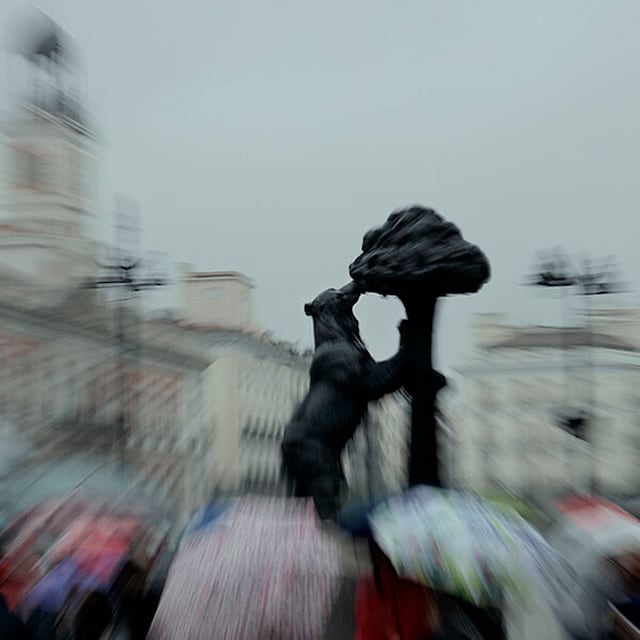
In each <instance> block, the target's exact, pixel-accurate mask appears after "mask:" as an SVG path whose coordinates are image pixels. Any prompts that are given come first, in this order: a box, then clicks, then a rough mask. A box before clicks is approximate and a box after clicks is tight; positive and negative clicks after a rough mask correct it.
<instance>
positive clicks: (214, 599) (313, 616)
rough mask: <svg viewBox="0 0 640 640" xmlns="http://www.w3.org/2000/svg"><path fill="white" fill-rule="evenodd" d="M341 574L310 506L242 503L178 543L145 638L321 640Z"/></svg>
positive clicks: (288, 501) (331, 546)
mask: <svg viewBox="0 0 640 640" xmlns="http://www.w3.org/2000/svg"><path fill="white" fill-rule="evenodd" d="M341 573H342V572H341V562H340V555H339V548H338V545H337V543H335V542H334V541H333V539H332V538H330V537H329V536H328V534H326V533H325V532H323V531H322V530H321V529H320V527H319V524H318V521H317V516H316V513H315V509H314V506H313V503H312V502H310V501H307V500H291V499H257V498H245V499H242V500H240V501H239V502H238V503H237V504H236V505H235V506H234V507H232V508H230V509H229V510H228V511H227V512H225V513H224V514H223V515H221V516H220V518H219V520H218V521H217V524H216V525H215V526H213V527H211V528H208V529H206V530H204V531H203V532H202V533H201V534H199V535H197V534H196V535H194V536H193V537H192V538H190V539H189V540H188V541H187V542H186V543H185V545H184V547H183V548H182V549H181V551H180V553H179V554H178V556H177V557H176V560H175V561H174V564H173V566H172V568H171V570H170V572H169V576H168V579H167V583H166V586H165V590H164V592H163V595H162V599H161V601H160V605H159V607H158V611H157V613H156V617H155V619H154V621H153V624H152V626H151V629H150V632H149V636H148V638H149V640H182V639H183V638H189V639H190V640H211V638H216V640H258V639H262V638H274V639H275V638H277V639H278V640H314V638H320V637H321V636H322V633H323V631H324V627H325V624H326V623H327V620H328V617H329V614H330V611H331V607H332V606H333V603H334V601H335V598H336V597H337V593H338V589H339V587H340V578H341Z"/></svg>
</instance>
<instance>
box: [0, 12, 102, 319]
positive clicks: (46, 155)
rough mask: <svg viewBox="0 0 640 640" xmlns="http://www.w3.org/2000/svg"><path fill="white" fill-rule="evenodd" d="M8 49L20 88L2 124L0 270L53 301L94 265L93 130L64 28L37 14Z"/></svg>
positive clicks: (33, 297) (38, 299) (34, 295)
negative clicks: (3, 178) (14, 48)
mask: <svg viewBox="0 0 640 640" xmlns="http://www.w3.org/2000/svg"><path fill="white" fill-rule="evenodd" d="M41 18H42V19H41V20H39V21H38V22H39V24H37V25H36V24H34V25H33V28H31V29H29V30H28V31H27V33H26V36H25V37H24V38H23V41H22V42H21V43H20V44H21V46H20V48H19V50H17V51H15V52H14V53H16V54H18V55H16V56H14V62H16V65H15V67H16V69H17V70H18V71H19V72H21V73H19V74H18V77H17V79H18V82H19V85H20V95H19V97H18V99H17V100H16V101H15V105H14V106H13V109H12V112H11V113H10V115H9V117H8V118H7V119H6V121H5V122H4V123H3V124H4V127H3V128H4V134H5V139H6V141H7V144H6V148H5V151H6V155H5V157H6V162H5V167H7V169H8V171H6V174H7V175H6V185H5V194H4V198H3V200H4V202H3V205H4V206H3V209H2V211H1V212H0V274H2V273H4V274H5V275H6V276H9V277H12V278H15V279H16V280H17V281H20V282H22V283H23V284H24V286H25V287H26V288H27V289H28V290H29V295H28V296H27V297H28V298H29V301H30V302H31V304H42V305H43V306H47V305H49V304H56V303H58V302H60V301H61V300H62V299H64V298H66V297H67V296H68V295H70V294H71V293H72V292H73V290H74V289H76V288H77V286H78V285H79V283H81V282H82V281H84V280H86V278H87V277H89V276H90V275H91V273H92V271H93V269H92V266H93V260H92V258H93V254H94V250H93V247H94V241H93V240H92V238H91V233H90V229H89V226H90V225H89V221H90V216H91V212H92V210H93V202H92V195H93V194H92V177H93V172H94V162H95V156H94V150H95V146H96V136H95V134H94V133H93V132H92V131H91V128H90V126H89V124H88V122H87V117H86V113H85V109H84V106H83V99H82V95H81V92H80V91H79V90H78V86H79V85H80V83H81V82H82V74H81V72H80V70H79V65H78V63H77V60H76V58H75V56H74V55H73V52H72V48H71V41H70V39H69V38H68V37H67V35H66V34H65V33H64V32H63V31H62V30H61V29H60V28H59V27H58V26H57V25H55V24H54V23H53V22H52V21H51V20H50V19H48V18H46V17H44V16H41Z"/></svg>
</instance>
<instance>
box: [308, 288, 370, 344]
mask: <svg viewBox="0 0 640 640" xmlns="http://www.w3.org/2000/svg"><path fill="white" fill-rule="evenodd" d="M361 293H362V292H361V291H360V290H359V289H358V288H357V287H356V285H355V284H354V283H353V282H351V283H349V284H348V285H346V286H344V287H342V288H341V289H327V290H326V291H323V292H322V293H321V294H320V295H318V296H316V298H315V299H314V300H313V301H312V302H308V303H307V304H305V305H304V312H305V313H306V314H307V315H308V316H311V318H313V333H314V338H315V343H316V349H317V348H318V347H319V346H321V345H322V344H324V343H325V342H329V341H336V340H347V341H349V342H351V343H354V344H355V345H357V346H361V345H362V339H361V338H360V326H359V324H358V320H357V318H356V317H355V316H354V315H353V307H354V305H355V304H356V302H358V300H359V299H360V295H361Z"/></svg>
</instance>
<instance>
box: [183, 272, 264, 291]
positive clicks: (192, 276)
mask: <svg viewBox="0 0 640 640" xmlns="http://www.w3.org/2000/svg"><path fill="white" fill-rule="evenodd" d="M185 279H186V280H240V281H241V282H243V283H244V284H245V285H247V286H248V287H251V288H253V287H254V286H255V285H254V283H253V280H251V278H249V277H247V276H245V275H244V274H243V273H240V272H239V271H191V272H188V273H186V274H185Z"/></svg>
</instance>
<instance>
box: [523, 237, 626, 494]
mask: <svg viewBox="0 0 640 640" xmlns="http://www.w3.org/2000/svg"><path fill="white" fill-rule="evenodd" d="M614 274H615V269H614V261H613V259H609V261H608V263H605V265H604V267H603V268H601V269H598V270H594V268H593V264H592V262H591V259H590V258H589V257H588V256H587V257H586V258H585V260H584V266H583V268H582V269H581V270H572V269H571V267H570V265H569V261H568V259H567V257H566V254H565V253H564V252H563V251H561V250H560V249H555V250H552V251H550V252H547V253H546V255H545V257H541V259H540V260H539V262H538V264H537V266H536V268H535V272H534V275H533V276H531V277H530V278H529V280H528V282H527V284H530V285H534V286H539V287H561V288H562V290H563V293H564V292H566V291H567V290H568V288H570V287H573V288H575V289H576V291H577V292H578V294H579V295H582V296H584V299H585V303H586V304H585V306H586V310H585V324H584V327H585V332H586V335H587V353H588V364H587V367H588V371H589V373H588V376H587V386H586V406H587V416H586V418H585V416H584V415H577V414H573V413H571V414H568V415H563V416H559V425H558V426H560V427H561V428H562V429H564V430H565V431H568V432H569V433H571V435H573V436H575V437H577V438H579V439H581V440H585V441H587V442H588V443H589V445H590V448H591V456H590V458H591V471H590V490H591V493H593V494H595V493H596V492H597V489H598V483H597V473H596V457H595V443H594V434H595V414H596V386H595V357H594V353H593V347H594V344H593V324H592V316H593V313H592V306H591V300H590V298H591V296H594V295H604V294H612V293H619V292H621V291H622V290H623V286H622V284H621V283H620V282H619V280H618V279H617V277H615V275H614ZM563 306H564V311H565V320H566V319H568V302H567V295H566V293H565V294H564V295H563ZM566 335H567V334H565V336H566ZM568 347H569V345H568V342H567V338H566V337H565V340H564V342H563V349H564V354H565V355H564V365H565V404H566V405H567V406H568V403H569V399H570V393H569V367H570V365H569V357H568ZM585 427H587V429H585ZM587 431H588V433H586V432H587Z"/></svg>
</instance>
